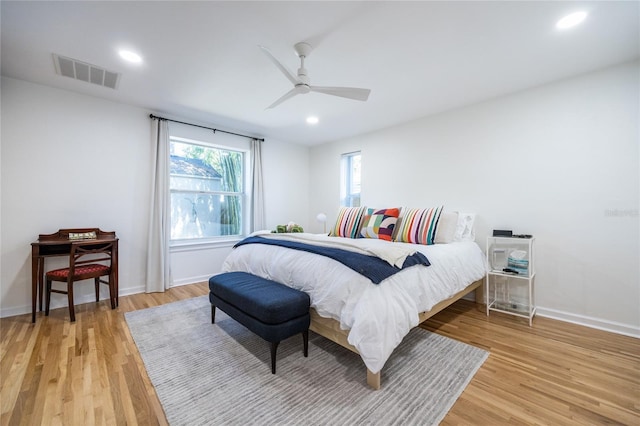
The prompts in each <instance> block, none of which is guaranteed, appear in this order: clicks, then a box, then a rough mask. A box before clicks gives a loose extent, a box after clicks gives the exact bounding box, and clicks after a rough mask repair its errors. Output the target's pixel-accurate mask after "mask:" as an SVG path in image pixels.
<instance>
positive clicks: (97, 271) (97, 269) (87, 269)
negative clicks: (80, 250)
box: [47, 263, 111, 281]
mask: <svg viewBox="0 0 640 426" xmlns="http://www.w3.org/2000/svg"><path fill="white" fill-rule="evenodd" d="M110 270H111V268H110V267H109V266H107V265H100V264H99V263H90V264H88V265H82V266H77V267H76V269H75V273H76V276H77V275H85V274H90V275H95V276H101V275H108V274H109V271H110ZM68 277H69V268H62V269H55V270H53V271H49V272H47V278H48V279H52V280H55V279H63V280H65V281H66V280H67V278H68Z"/></svg>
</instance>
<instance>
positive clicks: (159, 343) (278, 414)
mask: <svg viewBox="0 0 640 426" xmlns="http://www.w3.org/2000/svg"><path fill="white" fill-rule="evenodd" d="M210 306H211V305H210V304H209V299H208V296H201V297H197V298H194V299H188V300H183V301H180V302H174V303H170V304H167V305H162V306H158V307H154V308H148V309H144V310H139V311H134V312H128V313H126V314H125V317H126V320H127V323H128V325H129V328H130V330H131V334H132V336H133V339H134V340H135V342H136V344H137V345H138V349H139V350H140V354H141V355H142V359H143V360H144V364H145V366H146V368H147V372H148V373H149V377H150V378H151V381H152V382H153V385H154V386H155V389H156V392H157V393H158V397H159V398H160V402H161V403H162V407H163V408H164V411H165V414H166V416H167V419H168V420H169V423H170V424H171V425H174V426H176V425H236V424H238V425H247V424H255V425H354V424H375V425H387V424H402V425H408V424H416V425H417V424H420V425H436V424H438V423H439V422H440V421H441V420H442V419H443V418H444V416H445V415H446V414H447V412H448V411H449V409H450V408H451V407H452V406H453V404H454V403H455V401H456V399H457V398H458V397H459V396H460V394H461V393H462V391H463V390H464V388H465V387H466V386H467V384H468V383H469V381H470V380H471V378H472V377H473V375H474V374H475V373H476V371H477V370H478V368H480V366H481V365H482V363H483V362H484V361H485V359H486V358H487V356H488V353H487V352H486V351H484V350H482V349H478V348H475V347H473V346H470V345H467V344H464V343H460V342H457V341H455V340H452V339H448V338H446V337H442V336H440V335H437V334H434V333H430V332H428V331H426V330H423V329H420V328H415V329H414V330H412V331H411V333H409V335H407V336H406V337H405V339H404V340H403V342H402V344H401V345H400V346H399V347H398V348H397V349H396V350H395V352H394V353H393V355H392V356H391V358H390V359H389V360H388V361H387V363H386V365H385V368H384V369H383V370H382V388H381V389H380V390H378V391H375V390H372V389H370V388H369V387H367V384H366V369H365V366H364V363H363V362H362V360H361V359H360V357H359V356H358V355H356V354H354V353H352V352H350V351H348V350H346V349H344V348H342V347H341V346H339V345H337V344H335V343H333V342H331V341H329V340H327V339H325V338H323V337H321V336H319V335H317V334H315V333H310V336H309V357H308V358H305V357H304V356H303V354H302V337H301V335H298V336H293V337H291V338H289V339H287V340H285V341H283V342H281V343H280V346H279V347H278V355H277V372H276V375H273V374H271V364H270V362H271V361H270V352H269V344H268V343H267V342H266V341H264V340H262V339H261V338H259V337H257V336H256V335H254V334H253V333H251V332H250V331H249V330H247V329H246V328H244V327H243V326H242V325H240V324H239V323H237V322H236V321H234V320H233V319H231V318H230V317H228V316H227V315H226V314H224V313H223V312H222V311H220V310H219V309H218V310H216V324H211V308H210Z"/></svg>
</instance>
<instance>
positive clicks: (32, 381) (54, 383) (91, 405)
mask: <svg viewBox="0 0 640 426" xmlns="http://www.w3.org/2000/svg"><path fill="white" fill-rule="evenodd" d="M207 292H208V288H207V285H206V283H200V284H192V285H187V286H182V287H175V288H173V289H171V290H169V291H167V292H166V293H162V294H160V293H154V294H138V295H133V296H127V297H121V298H120V306H119V307H118V309H117V310H113V311H112V310H111V309H109V306H108V301H101V302H100V303H98V304H94V303H89V304H85V305H78V306H77V307H76V318H77V320H76V323H75V324H71V323H70V322H69V318H68V310H67V309H66V308H62V309H57V310H53V311H52V312H51V314H50V316H49V317H48V318H46V317H44V316H43V315H41V314H39V315H38V319H37V322H36V324H35V325H33V324H31V321H30V320H31V318H30V317H31V316H30V315H20V316H15V317H10V318H3V319H1V320H0V357H1V362H0V386H1V389H0V407H1V413H0V424H1V425H38V424H46V425H49V424H52V425H102V424H117V425H124V424H130V425H136V424H141V425H155V424H167V421H166V418H165V416H164V412H163V411H162V407H161V406H160V403H159V401H158V398H157V396H156V394H155V391H154V389H153V386H152V385H151V383H150V381H149V378H148V377H147V374H146V371H145V369H144V366H143V364H142V360H141V358H140V356H139V354H138V351H137V348H136V346H135V344H134V343H133V340H132V338H131V336H130V334H129V329H128V327H127V325H126V322H125V320H124V315H123V314H124V312H128V311H132V310H137V309H144V308H148V307H151V306H157V305H161V304H164V303H169V302H173V301H176V300H181V299H186V298H190V297H195V296H199V295H203V294H207ZM422 326H423V327H424V328H426V329H427V330H430V331H433V332H436V333H438V334H442V335H444V336H447V337H451V338H453V339H456V340H459V341H463V342H466V343H469V344H471V345H474V346H478V347H481V348H483V349H486V350H487V351H489V352H490V353H491V355H490V356H489V358H488V359H487V361H486V362H485V364H484V365H483V366H482V367H481V368H480V370H479V371H478V373H477V374H476V375H475V377H474V378H473V379H472V381H471V383H470V384H469V386H468V387H467V388H466V390H465V391H464V392H463V394H462V395H461V396H460V398H459V399H458V401H457V402H456V404H455V405H454V406H453V408H452V409H451V410H450V412H449V414H448V415H447V417H446V418H445V419H444V421H443V423H442V424H443V425H499V424H548V425H576V424H580V425H582V424H584V425H598V424H624V425H640V339H634V338H631V337H625V336H620V335H615V334H611V333H606V332H602V331H598V330H593V329H589V328H586V327H581V326H577V325H573V324H569V323H564V322H560V321H554V320H550V319H546V318H541V317H536V318H535V319H534V322H533V327H529V326H528V323H527V321H526V320H521V319H519V318H514V317H510V316H506V315H501V314H493V313H492V315H491V317H489V318H487V317H486V315H485V313H484V311H482V310H479V309H478V308H477V307H476V305H475V304H473V303H471V302H468V301H465V300H461V301H458V302H456V303H455V304H454V305H452V306H451V307H449V308H447V309H445V310H444V311H443V312H441V313H439V314H437V315H436V316H434V317H433V318H431V319H429V320H428V321H426V322H425V323H424V324H422ZM363 380H364V379H363ZM381 392H384V370H383V375H382V390H381ZM428 403H429V401H425V404H428ZM212 424H215V423H214V422H212Z"/></svg>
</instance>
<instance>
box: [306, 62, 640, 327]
mask: <svg viewBox="0 0 640 426" xmlns="http://www.w3.org/2000/svg"><path fill="white" fill-rule="evenodd" d="M639 71H640V70H639V65H638V63H637V62H636V63H632V64H625V65H621V66H618V67H613V68H609V69H606V70H603V71H600V72H596V73H592V74H588V75H583V76H579V77H575V78H572V79H568V80H563V81H560V82H557V83H555V84H550V85H546V86H543V87H538V88H535V89H532V90H528V91H524V92H520V93H516V94H512V95H509V96H505V97H502V98H498V99H494V100H491V101H488V102H485V103H482V104H478V105H473V106H469V107H466V108H462V109H457V110H454V111H449V112H446V113H442V114H439V115H436V116H431V117H426V118H423V119H420V120H417V121H413V122H410V123H406V124H404V125H400V126H396V127H393V128H388V129H384V130H381V131H378V132H375V133H370V134H366V135H360V136H358V137H354V138H350V139H347V140H341V141H336V142H333V143H330V144H325V145H321V146H317V147H314V148H312V150H311V157H310V159H311V162H310V164H311V177H310V191H311V193H313V194H314V196H313V197H312V198H311V200H310V210H309V214H310V217H315V214H316V213H317V212H320V211H324V212H326V213H327V215H328V216H329V219H328V222H329V223H331V222H332V221H333V220H335V214H336V211H337V209H338V204H339V158H340V154H342V153H346V152H351V151H356V150H361V152H362V182H363V183H362V201H363V204H364V205H367V206H370V207H379V208H383V207H395V206H409V207H430V206H434V205H437V204H444V205H445V210H460V211H467V212H476V213H477V214H478V219H477V225H476V236H477V241H478V242H479V243H480V244H481V246H482V247H483V248H484V245H485V243H484V242H485V238H486V236H487V235H490V232H491V230H492V229H512V230H513V231H514V232H516V233H529V234H533V235H535V237H536V241H537V249H538V250H537V252H538V257H537V260H538V276H537V279H536V289H535V300H536V303H537V305H538V307H539V313H540V314H543V315H547V316H553V317H556V318H561V319H565V320H569V321H575V322H580V323H583V324H588V325H592V326H595V327H601V328H606V329H610V330H614V331H618V332H622V333H627V334H633V335H640V308H639V305H640V303H639V302H640V269H639V268H640V267H639V259H640V252H639V247H638V246H639V240H640V238H639V237H640V227H639V217H638V208H639V203H640V202H639V193H640V189H639V188H640V186H639V185H640V176H639V164H640V157H639V149H638V147H639V140H640V138H639V128H638V121H639V118H640V116H639V107H638V105H639V94H640V88H639V75H640V74H639Z"/></svg>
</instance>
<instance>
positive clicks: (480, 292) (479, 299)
mask: <svg viewBox="0 0 640 426" xmlns="http://www.w3.org/2000/svg"><path fill="white" fill-rule="evenodd" d="M476 305H484V285H481V286H480V287H478V288H476Z"/></svg>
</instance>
